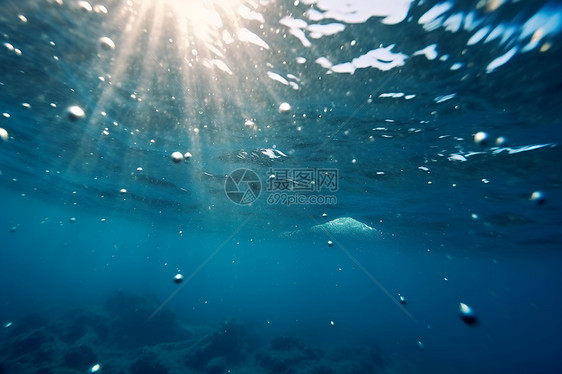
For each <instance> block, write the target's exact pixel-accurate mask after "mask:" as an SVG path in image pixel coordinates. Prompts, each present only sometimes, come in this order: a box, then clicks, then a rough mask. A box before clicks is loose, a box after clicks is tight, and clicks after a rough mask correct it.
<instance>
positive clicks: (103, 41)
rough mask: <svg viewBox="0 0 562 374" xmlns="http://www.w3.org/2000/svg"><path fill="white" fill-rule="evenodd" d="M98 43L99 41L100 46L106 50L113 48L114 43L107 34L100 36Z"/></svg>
mask: <svg viewBox="0 0 562 374" xmlns="http://www.w3.org/2000/svg"><path fill="white" fill-rule="evenodd" d="M99 43H100V46H101V48H102V49H105V50H106V51H110V50H114V49H115V43H114V42H113V40H111V39H110V38H108V37H107V36H103V37H101V38H100V39H99Z"/></svg>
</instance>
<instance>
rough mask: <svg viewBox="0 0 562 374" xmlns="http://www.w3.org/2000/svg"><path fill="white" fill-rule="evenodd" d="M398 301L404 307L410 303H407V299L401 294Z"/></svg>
mask: <svg viewBox="0 0 562 374" xmlns="http://www.w3.org/2000/svg"><path fill="white" fill-rule="evenodd" d="M398 300H400V304H402V305H406V304H408V302H407V301H406V298H405V297H404V296H402V295H400V294H398Z"/></svg>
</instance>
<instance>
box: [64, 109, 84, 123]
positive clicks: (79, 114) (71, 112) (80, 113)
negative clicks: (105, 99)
mask: <svg viewBox="0 0 562 374" xmlns="http://www.w3.org/2000/svg"><path fill="white" fill-rule="evenodd" d="M67 112H68V119H70V120H71V121H73V122H74V121H78V120H80V119H82V118H84V117H86V112H84V109H82V108H80V107H79V106H77V105H73V106H71V107H69V108H68V109H67Z"/></svg>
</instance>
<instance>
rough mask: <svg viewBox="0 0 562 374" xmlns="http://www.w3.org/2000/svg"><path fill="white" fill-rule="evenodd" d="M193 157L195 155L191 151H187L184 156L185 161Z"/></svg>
mask: <svg viewBox="0 0 562 374" xmlns="http://www.w3.org/2000/svg"><path fill="white" fill-rule="evenodd" d="M191 157H193V155H192V154H191V152H185V153H184V154H183V158H184V160H185V161H189V159H190V158H191Z"/></svg>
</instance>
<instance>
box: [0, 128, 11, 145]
mask: <svg viewBox="0 0 562 374" xmlns="http://www.w3.org/2000/svg"><path fill="white" fill-rule="evenodd" d="M8 138H9V136H8V131H6V130H5V129H3V128H2V127H0V141H3V142H6V141H8Z"/></svg>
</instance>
